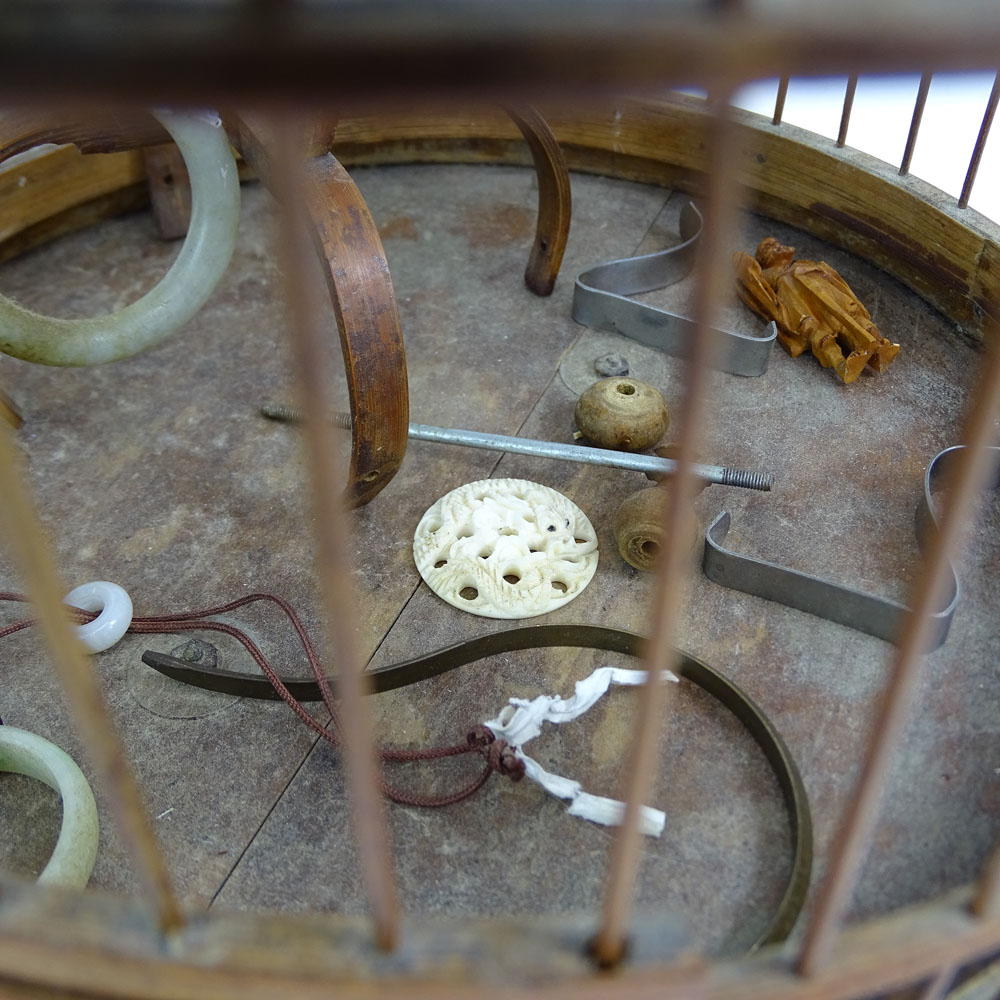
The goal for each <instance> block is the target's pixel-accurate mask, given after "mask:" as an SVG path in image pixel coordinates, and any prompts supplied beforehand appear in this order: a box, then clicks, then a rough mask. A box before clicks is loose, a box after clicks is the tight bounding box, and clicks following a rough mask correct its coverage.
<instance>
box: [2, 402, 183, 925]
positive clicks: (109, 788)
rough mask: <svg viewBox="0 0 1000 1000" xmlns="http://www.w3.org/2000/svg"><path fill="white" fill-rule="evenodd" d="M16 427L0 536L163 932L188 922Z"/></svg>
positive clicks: (6, 434) (6, 450) (5, 449)
mask: <svg viewBox="0 0 1000 1000" xmlns="http://www.w3.org/2000/svg"><path fill="white" fill-rule="evenodd" d="M11 435H12V432H11V429H10V428H9V427H8V426H7V425H6V423H5V422H3V421H0V497H2V498H3V501H2V502H0V538H2V539H3V540H4V541H5V542H6V544H7V548H8V551H9V552H10V555H11V557H12V559H13V562H14V565H15V567H16V570H17V572H18V574H19V575H20V578H21V581H22V586H23V588H24V590H25V592H26V593H27V594H28V596H29V597H30V599H31V601H32V604H33V606H34V610H35V612H36V614H37V616H38V620H39V626H40V628H41V630H42V634H43V635H44V637H45V641H46V643H47V645H48V648H49V650H50V652H51V654H52V659H53V663H54V665H55V668H56V672H57V674H58V676H59V680H60V682H61V683H62V688H63V694H64V696H65V699H66V705H67V707H68V709H69V712H70V715H71V716H72V718H73V720H74V722H75V723H76V726H77V729H78V731H79V733H80V735H81V736H82V738H83V741H84V744H85V746H86V748H87V756H88V757H89V758H90V760H91V762H92V764H93V766H94V771H95V773H96V775H97V781H98V784H99V786H100V787H101V789H102V790H103V791H104V793H105V794H106V795H107V797H108V801H109V802H110V803H111V808H112V810H113V811H114V815H115V819H116V820H117V823H118V828H119V830H120V831H121V834H122V837H123V839H124V841H125V844H126V847H127V848H128V850H129V852H130V854H131V857H132V861H133V863H134V864H135V869H136V873H137V874H138V876H139V879H140V881H141V882H142V885H143V888H144V890H145V893H146V897H147V899H148V900H149V902H150V905H151V906H152V908H153V910H154V912H155V914H156V919H157V922H158V925H159V927H160V929H161V930H162V931H163V932H164V933H168V932H170V931H174V930H176V929H177V928H179V927H180V926H181V924H182V923H183V920H182V917H181V912H180V908H179V907H178V905H177V901H176V899H175V897H174V894H173V890H172V889H171V886H170V878H169V875H168V873H167V867H166V863H165V862H164V860H163V857H162V855H161V854H160V849H159V847H158V846H157V843H156V837H155V836H154V834H153V829H152V827H151V825H150V823H149V819H148V816H147V812H146V808H145V804H144V803H143V801H142V796H141V795H140V793H139V788H138V786H137V785H136V783H135V779H134V778H133V776H132V771H131V769H130V768H129V765H128V761H127V760H126V757H125V753H124V751H123V750H122V747H121V744H120V743H119V742H118V739H117V737H116V736H115V730H114V724H113V722H112V721H111V717H110V715H109V714H108V710H107V708H106V707H105V704H104V699H103V697H102V695H101V688H100V682H99V681H98V679H97V678H98V674H97V672H96V671H95V670H94V663H93V659H92V658H91V657H90V656H89V655H88V654H87V653H86V651H85V650H84V647H83V646H82V645H81V643H80V642H79V640H78V639H77V637H76V633H75V631H74V628H73V624H72V622H71V620H70V618H69V616H68V614H67V610H66V607H65V605H63V603H62V597H63V595H64V594H65V593H67V590H66V588H64V587H63V586H62V584H61V583H60V581H59V576H58V573H57V571H56V565H55V560H54V558H53V555H52V552H51V549H50V546H49V542H48V539H47V538H46V537H45V534H44V532H43V531H42V528H41V524H40V523H39V520H38V517H37V515H36V513H35V511H34V510H33V507H32V504H31V500H30V498H29V496H28V491H27V489H26V488H25V486H24V478H23V475H22V474H21V472H22V470H21V469H20V468H19V466H20V462H19V461H18V458H19V456H18V455H17V453H16V449H15V447H14V442H13V440H12V437H11Z"/></svg>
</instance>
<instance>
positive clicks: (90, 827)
mask: <svg viewBox="0 0 1000 1000" xmlns="http://www.w3.org/2000/svg"><path fill="white" fill-rule="evenodd" d="M0 771H12V772H13V773H14V774H26V775H28V777H30V778H37V779H38V780H39V781H44V782H45V784H46V785H49V786H50V787H51V788H54V789H55V790H56V791H57V792H58V793H59V795H60V796H61V798H62V828H61V829H60V831H59V839H58V840H57V841H56V847H55V850H54V851H53V852H52V857H51V858H49V863H48V864H47V865H46V866H45V868H44V870H43V871H42V874H41V875H39V876H38V881H39V882H44V883H47V884H49V885H60V886H65V887H66V888H71V889H82V888H83V887H84V886H85V885H86V884H87V882H88V881H89V879H90V873H91V872H92V871H93V870H94V861H95V860H96V859H97V838H98V834H99V831H100V828H99V826H98V822H97V805H96V803H95V802H94V793H93V792H92V791H91V790H90V785H89V784H87V779H86V778H85V777H84V776H83V772H82V771H81V770H80V768H78V767H77V766H76V764H75V763H74V762H73V759H72V758H71V757H70V756H69V754H67V753H66V752H65V751H63V750H60V749H59V747H57V746H56V745H55V744H54V743H50V742H49V741H48V740H43V739H42V738H41V736H36V735H35V734H34V733H28V732H25V730H23V729H15V728H14V727H13V726H0Z"/></svg>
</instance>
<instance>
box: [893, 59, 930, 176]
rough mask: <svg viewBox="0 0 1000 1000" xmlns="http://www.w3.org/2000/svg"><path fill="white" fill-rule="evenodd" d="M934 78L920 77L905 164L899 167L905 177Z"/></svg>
mask: <svg viewBox="0 0 1000 1000" xmlns="http://www.w3.org/2000/svg"><path fill="white" fill-rule="evenodd" d="M933 76H934V74H933V73H924V74H923V76H921V77H920V86H919V87H918V88H917V99H916V100H915V101H914V102H913V117H912V118H911V119H910V131H909V133H908V134H907V136H906V148H905V149H904V150H903V162H902V163H900V165H899V173H900V175H901V176H904V177H905V176H906V175H907V174H908V173H909V172H910V162H911V161H912V159H913V151H914V150H915V149H916V148H917V133H918V132H919V131H920V123H921V121H922V120H923V117H924V108H925V107H926V106H927V94H928V93H929V92H930V89H931V78H932V77H933Z"/></svg>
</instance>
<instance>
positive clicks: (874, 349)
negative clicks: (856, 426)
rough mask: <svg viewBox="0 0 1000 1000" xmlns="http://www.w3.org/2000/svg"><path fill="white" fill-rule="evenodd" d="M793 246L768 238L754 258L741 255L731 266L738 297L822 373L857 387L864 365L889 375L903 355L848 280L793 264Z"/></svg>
mask: <svg viewBox="0 0 1000 1000" xmlns="http://www.w3.org/2000/svg"><path fill="white" fill-rule="evenodd" d="M794 255H795V248H794V247H786V246H783V245H782V244H781V243H779V242H778V241H777V240H776V239H774V238H773V237H771V236H769V237H768V238H767V239H764V240H761V242H760V245H759V246H758V247H757V253H756V254H755V256H754V257H751V256H750V255H749V254H746V253H741V252H737V253H735V254H733V263H734V264H735V266H736V273H737V275H738V277H739V295H740V298H741V299H742V300H743V301H744V302H745V303H746V304H747V305H748V306H749V307H750V308H751V309H752V310H753V311H754V312H755V313H757V315H758V316H761V317H763V318H764V319H766V320H774V322H775V324H777V327H778V340H780V341H781V344H782V346H783V347H784V348H785V350H786V351H788V353H789V354H790V355H791V356H792V357H793V358H797V357H798V356H799V355H800V354H801V353H802V352H803V351H804V350H805V349H806V348H807V347H808V348H810V349H811V350H812V352H813V354H815V355H816V357H817V358H818V359H819V362H820V364H821V365H823V367H824V368H832V369H833V370H834V371H835V372H836V373H837V374H838V375H839V376H840V378H841V379H843V381H844V382H853V381H854V380H855V379H856V378H857V377H858V375H859V374H860V373H861V370H862V368H864V367H865V365H870V366H871V367H872V368H874V369H875V371H877V372H882V371H885V369H886V368H888V367H889V364H890V362H891V361H892V359H893V358H894V357H895V356H896V355H897V354H899V344H893V343H891V342H890V341H889V340H887V339H886V338H885V337H883V336H882V334H881V333H879V329H878V327H877V326H876V325H875V324H874V323H873V322H872V318H871V316H869V315H868V310H867V309H865V307H864V306H863V305H862V304H861V303H860V302H859V301H858V298H857V296H856V295H855V294H854V292H852V291H851V289H850V286H849V285H848V284H847V282H846V281H844V279H843V278H842V277H841V276H840V275H839V274H838V273H837V272H836V271H835V270H834V269H833V268H832V267H830V265H829V264H825V263H823V261H816V260H793V259H792V258H793V257H794Z"/></svg>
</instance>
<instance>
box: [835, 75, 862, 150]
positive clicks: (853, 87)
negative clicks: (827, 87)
mask: <svg viewBox="0 0 1000 1000" xmlns="http://www.w3.org/2000/svg"><path fill="white" fill-rule="evenodd" d="M857 89H858V74H857V73H852V74H851V75H850V76H849V77H848V78H847V90H846V91H844V110H843V111H841V113H840V131H839V132H838V133H837V148H838V149H843V148H844V145H845V144H846V143H847V127H848V125H850V123H851V111H852V110H853V108H854V94H855V92H856V91H857Z"/></svg>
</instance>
